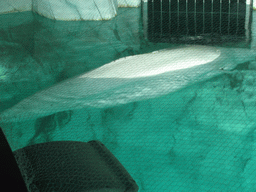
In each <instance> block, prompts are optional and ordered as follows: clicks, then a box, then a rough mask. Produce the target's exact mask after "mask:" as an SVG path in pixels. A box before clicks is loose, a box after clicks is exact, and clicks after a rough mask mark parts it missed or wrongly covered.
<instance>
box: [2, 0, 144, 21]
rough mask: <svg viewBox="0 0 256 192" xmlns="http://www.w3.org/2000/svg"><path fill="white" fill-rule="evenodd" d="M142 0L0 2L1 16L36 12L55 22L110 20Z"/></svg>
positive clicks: (15, 0)
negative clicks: (120, 11)
mask: <svg viewBox="0 0 256 192" xmlns="http://www.w3.org/2000/svg"><path fill="white" fill-rule="evenodd" d="M139 5H140V0H86V1H80V0H66V1H61V0H21V1H20V0H9V1H6V0H0V14H4V13H11V12H22V11H34V12H36V13H38V14H39V15H42V16H45V17H47V18H50V19H55V20H108V19H111V18H113V17H115V16H116V15H117V9H118V7H138V6H139Z"/></svg>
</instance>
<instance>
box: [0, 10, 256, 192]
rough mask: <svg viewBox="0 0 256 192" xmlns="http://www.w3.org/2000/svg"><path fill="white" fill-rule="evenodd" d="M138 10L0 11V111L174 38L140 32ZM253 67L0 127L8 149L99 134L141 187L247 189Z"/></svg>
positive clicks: (255, 173)
mask: <svg viewBox="0 0 256 192" xmlns="http://www.w3.org/2000/svg"><path fill="white" fill-rule="evenodd" d="M139 16H140V9H136V8H133V9H120V11H119V15H118V16H117V17H116V18H114V19H113V20H111V21H78V22H64V21H53V20H49V19H46V18H43V17H40V16H38V15H33V14H32V13H30V12H24V13H14V14H6V15H1V16H0V20H1V24H2V25H1V29H0V47H1V48H0V50H1V65H0V67H1V68H0V73H1V74H0V93H1V95H0V112H3V111H4V110H6V109H8V108H11V107H12V106H14V105H15V104H16V103H18V102H19V101H21V100H23V99H25V98H26V97H28V96H30V95H33V94H34V93H36V92H38V91H40V90H43V89H45V88H47V87H50V86H52V85H55V84H57V83H59V82H61V81H63V80H65V79H68V78H72V77H74V76H77V75H79V74H82V73H85V72H88V71H91V70H93V69H96V68H98V67H100V66H102V65H104V64H106V63H109V62H111V61H113V60H116V59H118V58H121V57H125V56H129V55H135V54H139V53H147V52H151V51H154V50H159V49H163V48H169V47H174V46H176V45H171V44H164V43H163V44H160V43H159V44H158V43H150V42H148V41H146V40H144V38H143V31H142V26H141V25H140V20H139V19H136V18H139ZM253 29H254V28H253ZM253 34H254V32H253ZM253 43H254V42H253V41H252V44H251V47H252V49H254V47H255V45H254V44H253ZM255 75H256V72H255V65H254V64H253V63H250V64H249V65H246V66H244V65H243V66H242V67H240V68H238V69H236V70H234V71H232V72H231V73H228V74H222V75H219V76H216V77H214V78H212V79H210V80H207V81H205V82H200V83H199V84H195V85H193V86H190V87H187V88H185V89H182V90H180V91H177V92H174V93H170V94H167V95H163V96H159V97H157V98H153V99H147V100H143V101H138V102H131V103H128V104H124V105H119V106H115V107H110V108H103V109H99V108H93V107H87V108H83V109H79V110H69V111H64V112H59V113H55V114H53V115H50V116H47V117H43V118H38V119H33V120H30V121H22V122H12V123H1V122H0V125H1V127H2V128H3V130H4V133H5V134H6V136H7V138H8V141H9V143H10V145H11V147H12V150H13V151H14V150H17V149H20V148H22V147H25V146H27V145H31V144H35V143H41V142H48V141H61V140H72V141H85V142H86V141H90V140H100V141H101V142H102V143H104V144H105V145H106V146H107V147H108V149H109V150H110V151H111V152H112V153H113V154H114V155H115V156H116V157H117V158H118V159H119V161H120V162H121V163H122V164H123V165H124V166H125V168H126V169H127V170H128V172H129V173H130V174H131V176H132V177H133V178H134V179H135V181H136V182H137V184H138V185H139V188H140V191H152V192H153V191H154V192H155V191H163V192H164V191H175V192H179V191H189V192H190V191H222V192H223V191H227V192H231V191H255V190H256V184H255V178H256V167H255V161H256V156H255V155H256V154H255V150H254V148H255V119H256V116H255V110H256V103H255V99H256V96H255V95H256V93H255V92H256V90H255V86H256V80H255Z"/></svg>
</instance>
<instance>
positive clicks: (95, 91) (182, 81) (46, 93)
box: [0, 46, 255, 122]
mask: <svg viewBox="0 0 256 192" xmlns="http://www.w3.org/2000/svg"><path fill="white" fill-rule="evenodd" d="M237 53H239V54H237ZM251 60H255V52H251V51H250V50H249V49H235V48H215V47H209V46H186V47H183V48H177V49H166V50H161V51H156V52H153V53H147V54H141V55H136V56H129V57H126V58H122V59H119V60H116V61H113V62H111V63H109V64H106V65H104V66H102V67H100V68H98V69H95V70H93V71H91V72H89V73H85V74H82V75H80V76H78V77H75V78H72V79H69V80H66V81H64V82H62V83H60V84H57V85H55V86H53V87H50V88H48V89H45V90H43V91H41V92H38V93H36V94H35V95H32V96H31V97H28V98H26V99H24V100H23V101H21V102H20V103H18V104H17V105H15V106H14V107H12V108H10V109H7V110H6V111H5V112H3V113H2V114H1V115H0V122H8V121H22V120H25V119H31V118H38V117H42V116H46V115H50V114H53V113H57V112H60V111H65V110H74V109H81V108H84V107H99V108H104V107H113V106H117V105H121V104H126V103H130V102H136V101H141V100H145V99H150V98H155V97H159V96H161V95H165V94H169V93H171V92H175V91H178V90H181V89H183V88H185V87H187V86H189V85H192V84H194V83H197V82H200V81H205V80H207V79H209V78H212V77H215V76H216V75H219V74H221V73H223V72H224V71H228V70H232V69H234V68H235V67H236V66H237V65H238V64H240V63H243V62H246V61H251Z"/></svg>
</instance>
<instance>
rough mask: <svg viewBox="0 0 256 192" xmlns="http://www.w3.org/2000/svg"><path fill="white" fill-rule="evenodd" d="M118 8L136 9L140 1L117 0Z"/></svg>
mask: <svg viewBox="0 0 256 192" xmlns="http://www.w3.org/2000/svg"><path fill="white" fill-rule="evenodd" d="M117 1H118V6H119V7H138V6H140V3H141V0H117Z"/></svg>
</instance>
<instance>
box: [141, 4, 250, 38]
mask: <svg viewBox="0 0 256 192" xmlns="http://www.w3.org/2000/svg"><path fill="white" fill-rule="evenodd" d="M143 17H144V29H145V36H146V38H148V39H149V40H151V41H164V42H166V41H167V42H186V43H188V42H200V43H217V42H223V41H245V42H247V43H248V42H249V41H250V39H251V37H250V36H251V34H250V28H251V25H250V23H251V20H252V1H251V3H250V4H249V5H248V4H246V0H148V1H144V3H143Z"/></svg>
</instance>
